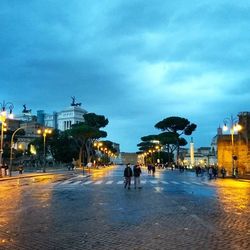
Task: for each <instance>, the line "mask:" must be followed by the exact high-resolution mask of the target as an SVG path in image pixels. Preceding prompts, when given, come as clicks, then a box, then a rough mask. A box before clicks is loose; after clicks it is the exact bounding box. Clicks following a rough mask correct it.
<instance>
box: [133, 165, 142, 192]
mask: <svg viewBox="0 0 250 250" xmlns="http://www.w3.org/2000/svg"><path fill="white" fill-rule="evenodd" d="M133 172H134V184H135V189H136V188H137V187H138V188H139V189H140V188H141V181H140V175H141V167H140V165H139V164H136V165H134V169H133Z"/></svg>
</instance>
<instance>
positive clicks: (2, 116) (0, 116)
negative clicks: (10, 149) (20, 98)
mask: <svg viewBox="0 0 250 250" xmlns="http://www.w3.org/2000/svg"><path fill="white" fill-rule="evenodd" d="M0 106H1V113H0V122H1V141H0V167H2V166H3V139H4V131H7V124H6V120H7V119H13V114H12V110H13V108H14V105H13V104H12V103H11V102H5V101H3V103H0ZM7 110H9V112H7Z"/></svg>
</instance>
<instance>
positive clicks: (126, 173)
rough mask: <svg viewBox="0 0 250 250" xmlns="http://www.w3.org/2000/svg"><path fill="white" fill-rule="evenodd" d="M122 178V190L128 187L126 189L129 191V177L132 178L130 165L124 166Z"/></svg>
mask: <svg viewBox="0 0 250 250" xmlns="http://www.w3.org/2000/svg"><path fill="white" fill-rule="evenodd" d="M123 176H124V188H126V187H127V186H128V189H130V185H131V177H132V176H133V173H132V169H131V167H130V164H127V165H126V168H125V169H124V174H123Z"/></svg>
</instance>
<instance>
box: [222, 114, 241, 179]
mask: <svg viewBox="0 0 250 250" xmlns="http://www.w3.org/2000/svg"><path fill="white" fill-rule="evenodd" d="M223 122H224V126H223V131H227V130H229V131H230V134H231V145H232V174H233V175H234V171H235V161H236V160H237V156H236V155H235V149H234V134H235V133H236V132H238V131H240V130H241V129H242V126H241V125H240V124H238V119H237V118H236V117H233V116H232V115H231V116H230V117H229V118H225V119H224V121H223Z"/></svg>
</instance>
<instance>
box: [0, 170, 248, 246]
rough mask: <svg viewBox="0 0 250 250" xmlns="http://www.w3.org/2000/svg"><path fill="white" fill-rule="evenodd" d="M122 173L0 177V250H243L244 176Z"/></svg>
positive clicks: (245, 226)
mask: <svg viewBox="0 0 250 250" xmlns="http://www.w3.org/2000/svg"><path fill="white" fill-rule="evenodd" d="M122 170H123V168H122V167H116V168H113V169H106V170H105V169H104V170H100V171H98V172H97V173H95V174H94V175H93V176H92V177H90V178H82V177H81V176H80V175H79V176H74V177H72V176H71V177H69V179H68V180H66V179H65V178H63V177H62V176H60V177H58V176H56V175H52V176H47V177H42V176H39V177H34V178H28V179H22V180H9V181H4V182H1V183H0V200H1V203H0V209H1V210H0V211H1V212H0V249H11V250H12V249H20V250H21V249H25V250H26V249H28V250H29V249H30V250H31V249H32V250H34V249H227V250H230V249H239V250H242V249H243V250H244V249H250V182H249V181H243V180H232V179H225V180H222V179H218V180H216V181H215V180H212V181H210V182H209V181H208V180H207V178H206V177H199V178H197V177H195V176H194V174H193V173H179V172H177V171H173V172H172V171H168V170H158V172H157V173H156V176H155V177H153V176H148V174H147V173H146V172H143V175H142V177H141V179H142V181H143V184H142V186H143V188H142V189H141V190H138V189H134V188H131V190H127V189H124V188H123V182H122V180H123V178H122ZM132 187H133V186H132Z"/></svg>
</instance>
